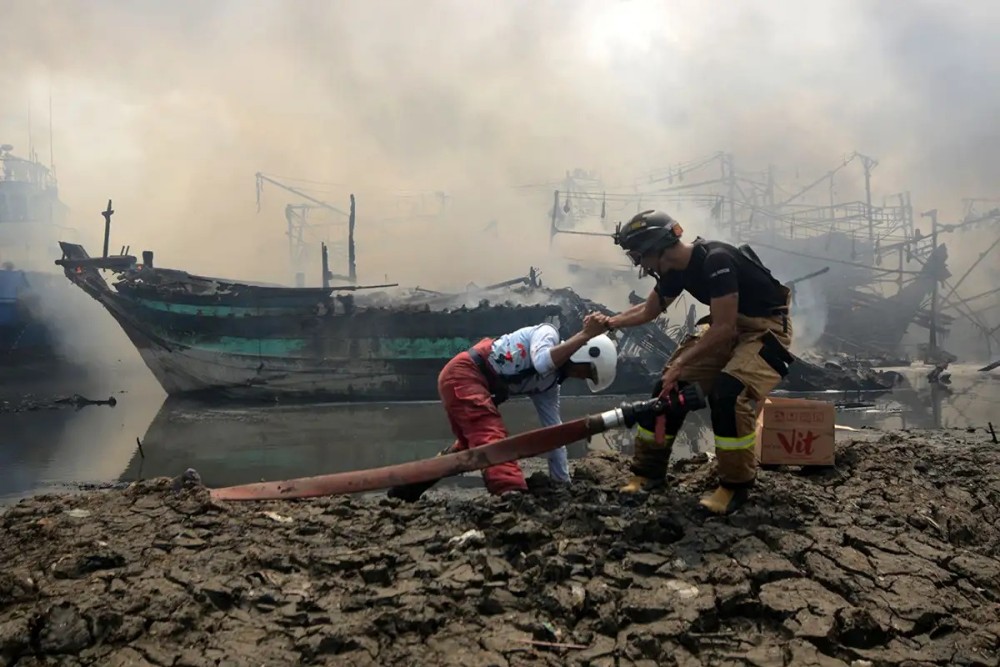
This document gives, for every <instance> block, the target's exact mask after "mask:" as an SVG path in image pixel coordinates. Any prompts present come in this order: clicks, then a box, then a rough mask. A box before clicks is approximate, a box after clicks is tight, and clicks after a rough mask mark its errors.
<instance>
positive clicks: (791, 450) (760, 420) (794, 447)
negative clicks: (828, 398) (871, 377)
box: [756, 397, 835, 466]
mask: <svg viewBox="0 0 1000 667" xmlns="http://www.w3.org/2000/svg"><path fill="white" fill-rule="evenodd" d="M834 427H835V410H834V407H833V404H832V403H827V402H825V401H811V400H807V399H803V398H778V397H775V398H768V399H767V400H766V401H765V402H764V405H763V406H761V408H760V409H759V412H758V414H757V446H756V453H757V460H758V461H759V462H760V463H761V464H762V465H795V466H832V465H833V464H834V432H835V428H834Z"/></svg>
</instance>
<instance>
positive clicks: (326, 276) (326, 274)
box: [320, 243, 330, 289]
mask: <svg viewBox="0 0 1000 667" xmlns="http://www.w3.org/2000/svg"><path fill="white" fill-rule="evenodd" d="M320 254H321V255H322V256H323V288H324V289H326V288H329V287H330V258H329V255H327V252H326V244H325V243H320Z"/></svg>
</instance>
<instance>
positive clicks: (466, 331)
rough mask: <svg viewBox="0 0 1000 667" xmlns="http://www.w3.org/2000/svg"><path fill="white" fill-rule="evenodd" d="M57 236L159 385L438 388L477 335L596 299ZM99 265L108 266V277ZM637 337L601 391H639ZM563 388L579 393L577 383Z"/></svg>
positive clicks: (310, 390)
mask: <svg viewBox="0 0 1000 667" xmlns="http://www.w3.org/2000/svg"><path fill="white" fill-rule="evenodd" d="M61 246H62V250H63V257H62V259H60V260H57V261H56V264H58V265H60V266H62V267H63V269H64V272H65V274H66V276H67V277H68V278H69V279H70V281H72V282H73V283H74V284H75V285H77V286H78V287H80V288H81V289H82V290H83V291H85V292H86V293H87V294H89V295H90V296H91V297H93V298H94V299H96V300H97V301H98V302H100V303H101V304H102V305H103V306H104V307H105V309H107V311H108V312H109V313H110V314H111V315H112V317H114V318H115V320H116V321H117V322H118V323H119V325H120V326H121V327H122V329H123V330H124V331H125V333H126V334H127V335H128V337H129V339H130V340H131V341H132V343H133V344H134V345H135V346H136V348H137V349H138V351H139V354H140V355H141V357H142V359H143V361H144V362H145V363H146V365H147V366H148V367H149V369H150V371H152V373H153V375H154V376H155V377H156V379H157V380H158V381H159V383H160V385H161V386H162V387H163V389H164V390H165V391H166V392H167V393H168V394H169V395H184V394H211V395H215V396H219V397H228V398H236V399H267V400H273V399H278V398H287V399H306V400H330V401H397V400H436V399H437V398H438V395H437V375H438V373H439V372H440V370H441V368H442V367H443V366H444V364H445V363H446V362H447V361H448V359H450V358H451V357H452V356H453V355H455V354H457V353H458V352H461V351H462V350H465V349H467V348H469V347H471V346H472V345H473V344H475V343H476V342H477V341H478V340H480V339H481V338H482V337H483V336H489V335H499V334H502V333H505V332H507V331H512V330H514V329H517V328H518V327H522V326H528V325H533V324H537V323H539V322H542V321H551V322H553V323H554V324H556V326H557V327H558V328H559V329H560V331H561V332H562V334H563V335H564V336H569V335H571V334H572V333H574V332H575V331H576V330H577V328H578V327H579V326H580V325H581V323H582V318H583V315H584V314H585V313H586V312H587V310H588V308H592V307H594V306H595V304H590V303H589V302H586V300H584V299H581V298H579V297H577V296H575V294H574V293H573V292H572V291H571V290H548V289H541V288H530V287H529V288H526V289H525V290H523V291H522V292H518V291H517V289H516V287H512V286H510V285H504V286H501V287H496V288H493V289H490V288H484V289H477V290H474V291H472V292H469V293H464V294H461V295H449V294H439V293H435V292H430V291H427V290H419V289H416V290H395V291H390V290H391V288H394V287H398V286H395V285H378V286H370V289H366V288H365V287H363V286H357V285H346V286H332V287H284V286H268V285H260V284H251V283H246V282H236V281H230V280H224V279H220V278H211V277H206V276H198V275H193V274H190V273H187V272H185V271H178V270H173V269H166V268H158V267H155V266H153V263H152V253H144V261H143V262H138V261H137V260H136V258H135V257H133V256H131V255H127V254H124V252H123V254H120V255H111V256H108V255H105V256H102V257H93V258H92V257H90V256H89V255H88V254H87V252H86V250H85V249H84V248H83V247H82V246H80V245H78V244H73V243H62V244H61ZM102 270H107V271H111V272H112V273H113V274H114V277H115V280H114V282H113V284H109V283H108V282H107V281H106V280H105V279H104V277H102V276H101V274H100V271H102ZM668 340H669V339H668ZM635 347H636V346H634V345H631V346H629V349H633V353H631V354H629V355H625V358H623V359H622V361H621V363H620V366H619V373H618V377H617V378H616V380H615V383H614V384H613V385H612V386H611V388H610V389H609V390H608V391H609V392H613V393H636V392H639V393H646V392H648V391H649V388H650V386H651V385H652V379H653V378H655V375H656V373H657V372H658V370H659V365H657V364H653V365H652V366H648V365H647V362H646V361H645V360H644V358H643V357H642V355H641V354H640V353H641V350H639V351H636V350H634V348H635ZM644 349H645V351H646V352H647V353H648V354H656V355H657V356H659V355H661V354H663V352H664V350H658V349H655V348H654V349H650V348H649V345H648V344H647V345H646V347H645V348H644ZM670 351H671V350H669V349H668V350H665V352H666V353H667V354H669V352H670ZM659 358H660V359H662V358H663V357H662V356H661V357H659ZM660 363H662V361H661V362H660ZM564 390H565V393H566V394H567V395H572V394H575V393H580V394H587V393H589V390H588V389H587V387H586V385H585V384H584V383H567V384H566V385H564Z"/></svg>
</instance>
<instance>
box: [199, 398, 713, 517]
mask: <svg viewBox="0 0 1000 667" xmlns="http://www.w3.org/2000/svg"><path fill="white" fill-rule="evenodd" d="M706 405H707V403H706V401H705V394H704V392H703V391H702V390H701V387H699V386H698V385H697V384H690V385H686V386H685V387H683V388H682V389H680V390H679V391H678V390H674V391H672V392H671V393H670V394H669V395H668V396H665V397H660V398H653V399H650V400H646V401H635V402H623V403H622V404H621V405H619V406H618V407H617V408H614V409H612V410H607V411H605V412H600V413H595V414H591V415H588V416H586V417H581V418H579V419H576V420H573V421H570V422H566V423H564V424H558V425H556V426H549V427H545V428H538V429H534V430H531V431H526V432H525V433H520V434H518V435H514V436H510V437H508V438H504V439H503V440H497V441H496V442H491V443H489V444H487V445H483V446H481V447H474V448H471V449H466V450H464V451H461V452H455V453H449V454H444V455H440V456H436V457H434V458H430V459H422V460H419V461H409V462H407V463H399V464H396V465H390V466H383V467H381V468H371V469H368V470H354V471H350V472H341V473H334V474H330V475H317V476H313V477H300V478H297V479H289V480H284V481H278V482H260V483H255V484H243V485H240V486H229V487H224V488H218V489H211V490H210V494H211V496H212V498H214V499H216V500H281V499H291V498H315V497H318V496H336V495H344V494H351V493H360V492H364V491H376V490H379V489H387V488H392V487H407V486H411V485H421V484H428V483H430V484H433V483H434V482H436V481H438V480H440V479H443V478H445V477H451V476H454V475H459V474H462V473H465V472H473V471H475V470H482V469H483V468H488V467H490V466H494V465H497V464H499V463H507V462H508V461H514V460H517V459H523V458H529V457H532V456H538V455H540V454H544V453H546V452H549V451H551V450H553V449H557V448H559V447H562V446H564V445H568V444H570V443H573V442H576V441H578V440H583V439H586V438H589V437H591V436H594V435H597V434H599V433H603V432H605V431H608V430H611V429H616V428H631V427H632V426H634V425H635V424H636V422H638V421H639V420H640V419H643V418H644V417H654V418H655V417H657V416H660V415H667V414H679V413H686V412H689V411H692V410H700V409H701V408H704V407H705V406H706Z"/></svg>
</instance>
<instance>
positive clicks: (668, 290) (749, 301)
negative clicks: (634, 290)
mask: <svg viewBox="0 0 1000 667" xmlns="http://www.w3.org/2000/svg"><path fill="white" fill-rule="evenodd" d="M654 289H655V290H656V293H657V294H659V295H660V297H661V298H663V299H672V298H676V297H677V296H679V295H680V293H681V292H683V291H684V290H687V291H688V293H690V294H691V296H693V297H694V298H696V299H698V301H700V302H702V303H703V304H705V305H710V304H711V302H712V299H714V298H718V297H720V296H726V295H727V294H732V293H733V292H739V306H738V311H739V313H740V314H741V315H746V316H748V317H763V316H767V315H770V314H772V313H773V312H774V309H775V308H780V307H784V306H785V305H786V304H785V298H786V291H785V289H784V288H782V286H781V284H780V283H779V282H778V281H777V280H776V279H775V278H773V277H772V276H771V275H770V274H769V273H767V272H766V271H764V270H763V269H761V267H759V266H757V264H755V263H754V262H753V261H752V260H751V259H750V258H749V257H746V256H745V255H744V254H743V253H742V252H740V251H739V249H738V248H736V247H734V246H732V245H730V244H728V243H724V242H722V241H704V240H702V239H697V240H696V241H695V243H694V252H693V253H692V254H691V261H690V263H688V265H687V268H686V269H684V270H683V271H667V272H666V273H664V274H663V275H662V276H660V279H659V280H658V281H657V283H656V287H655V288H654Z"/></svg>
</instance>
